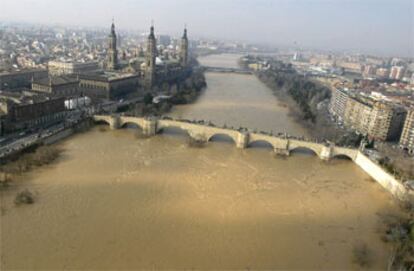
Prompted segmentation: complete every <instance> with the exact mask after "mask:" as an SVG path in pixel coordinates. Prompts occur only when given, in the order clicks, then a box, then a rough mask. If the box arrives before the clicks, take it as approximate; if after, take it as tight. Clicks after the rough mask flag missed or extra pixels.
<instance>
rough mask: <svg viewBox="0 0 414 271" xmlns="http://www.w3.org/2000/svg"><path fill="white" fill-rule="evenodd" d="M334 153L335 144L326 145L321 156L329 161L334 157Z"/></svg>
mask: <svg viewBox="0 0 414 271" xmlns="http://www.w3.org/2000/svg"><path fill="white" fill-rule="evenodd" d="M332 154H333V146H332V145H329V146H324V147H323V148H322V151H321V153H320V155H319V157H320V158H321V159H322V160H324V161H329V160H330V159H331V158H332Z"/></svg>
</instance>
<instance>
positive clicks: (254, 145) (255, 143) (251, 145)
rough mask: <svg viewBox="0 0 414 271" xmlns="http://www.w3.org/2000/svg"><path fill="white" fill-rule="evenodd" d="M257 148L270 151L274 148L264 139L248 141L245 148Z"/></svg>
mask: <svg viewBox="0 0 414 271" xmlns="http://www.w3.org/2000/svg"><path fill="white" fill-rule="evenodd" d="M257 147H258V148H272V149H274V148H275V146H274V145H273V144H272V143H271V142H269V141H267V140H265V139H257V140H253V141H250V142H249V144H248V145H247V148H257Z"/></svg>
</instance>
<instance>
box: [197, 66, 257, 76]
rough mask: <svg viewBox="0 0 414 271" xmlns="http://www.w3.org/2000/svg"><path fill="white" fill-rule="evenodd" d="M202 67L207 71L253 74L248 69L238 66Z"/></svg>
mask: <svg viewBox="0 0 414 271" xmlns="http://www.w3.org/2000/svg"><path fill="white" fill-rule="evenodd" d="M203 68H204V69H205V71H207V72H220V73H239V74H253V72H251V71H249V70H243V69H239V68H223V67H211V66H203Z"/></svg>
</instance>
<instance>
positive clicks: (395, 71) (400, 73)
mask: <svg viewBox="0 0 414 271" xmlns="http://www.w3.org/2000/svg"><path fill="white" fill-rule="evenodd" d="M404 74H405V68H404V67H402V66H393V67H391V70H390V79H395V80H401V79H402V78H403V77H404Z"/></svg>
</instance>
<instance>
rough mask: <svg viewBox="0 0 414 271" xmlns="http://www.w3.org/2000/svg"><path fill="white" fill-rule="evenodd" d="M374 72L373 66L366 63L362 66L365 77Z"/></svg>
mask: <svg viewBox="0 0 414 271" xmlns="http://www.w3.org/2000/svg"><path fill="white" fill-rule="evenodd" d="M375 72H376V68H375V67H374V66H372V65H366V66H365V67H364V72H363V75H364V76H366V77H370V76H373V75H375Z"/></svg>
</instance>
